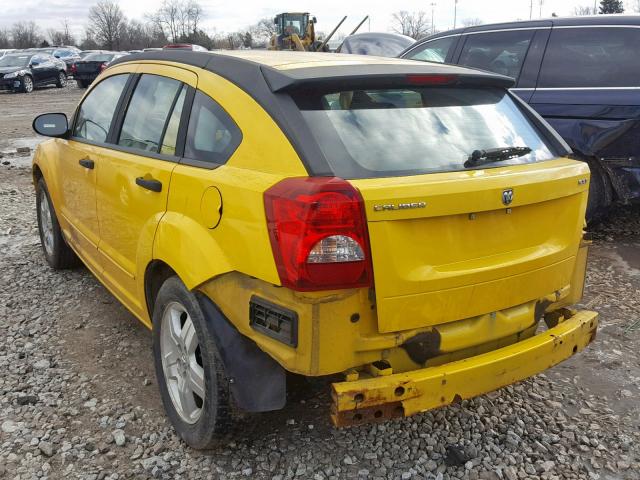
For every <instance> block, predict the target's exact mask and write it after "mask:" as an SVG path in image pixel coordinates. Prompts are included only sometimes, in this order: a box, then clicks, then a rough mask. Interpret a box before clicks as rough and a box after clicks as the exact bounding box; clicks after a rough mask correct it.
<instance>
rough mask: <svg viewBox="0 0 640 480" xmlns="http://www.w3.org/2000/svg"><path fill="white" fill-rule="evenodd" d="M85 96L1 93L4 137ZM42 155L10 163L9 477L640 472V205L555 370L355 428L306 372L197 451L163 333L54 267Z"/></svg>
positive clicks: (6, 313) (0, 239)
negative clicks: (38, 186) (594, 328)
mask: <svg viewBox="0 0 640 480" xmlns="http://www.w3.org/2000/svg"><path fill="white" fill-rule="evenodd" d="M80 94H81V91H80V90H78V89H77V88H75V86H70V87H67V88H65V89H62V90H57V89H48V90H42V91H37V92H35V93H34V94H32V95H13V94H2V93H0V109H1V110H2V112H3V122H2V124H0V146H3V148H5V149H10V148H11V147H12V145H13V146H15V145H17V143H18V142H21V141H27V140H28V139H31V138H32V137H33V135H32V133H31V130H30V124H31V121H32V119H33V116H34V115H35V114H36V113H40V112H44V111H64V112H68V113H69V112H70V111H71V110H72V108H73V106H74V105H75V102H77V99H78V98H79V95H80ZM7 115H8V116H9V118H10V121H7V120H6V119H7ZM29 141H31V140H29ZM27 159H28V155H27V156H26V157H19V156H17V157H16V156H15V155H13V156H6V155H5V158H3V159H2V160H4V161H8V162H9V164H8V165H0V272H1V273H0V328H1V329H2V331H3V332H4V335H3V339H2V341H0V369H1V370H2V371H3V374H2V375H1V376H0V478H1V477H3V476H4V477H6V478H11V479H14V478H16V479H17V478H19V479H27V478H29V479H31V478H55V479H58V478H82V479H123V478H136V479H139V478H184V479H187V478H188V479H191V478H259V479H262V478H266V479H284V478H294V477H297V478H301V479H307V478H308V479H314V480H315V479H325V478H376V479H378V478H379V479H396V478H398V479H419V478H425V479H433V478H437V479H448V478H468V479H476V478H481V479H508V480H515V479H559V478H563V479H564V478H567V479H578V478H580V479H581V478H587V479H598V478H599V479H640V448H639V447H638V445H639V444H640V403H639V402H638V398H639V395H640V355H639V353H638V350H639V349H638V345H639V344H640V295H639V293H640V208H637V207H624V208H620V209H618V210H616V212H615V213H612V214H611V215H610V216H609V218H608V219H607V220H606V221H605V222H603V223H601V224H600V225H598V226H597V227H594V229H593V232H592V236H593V239H594V245H593V248H592V250H591V257H590V267H589V272H588V276H587V291H586V295H585V300H584V304H585V305H586V306H588V307H589V308H592V309H596V310H598V311H599V312H600V313H601V326H600V330H599V333H598V337H597V339H596V340H595V342H594V343H593V344H592V345H591V346H590V347H589V348H588V349H587V350H586V351H584V352H583V353H582V354H580V355H578V356H576V357H573V358H572V359H570V360H569V361H567V362H566V363H564V364H562V365H560V366H558V367H556V368H554V369H552V370H550V371H549V372H547V373H546V374H543V375H539V376H537V377H535V378H533V379H530V380H527V381H525V382H522V383H520V384H517V385H514V386H511V387H507V388H505V389H502V390H501V391H498V392H494V393H491V394H488V395H485V396H482V397H479V398H476V399H473V400H470V401H463V402H462V403H460V404H458V405H454V406H451V407H447V408H442V409H439V410H435V411H432V412H428V413H425V414H421V415H417V416H415V417H412V418H409V419H403V420H396V421H391V422H388V423H384V424H381V425H368V426H363V427H357V428H351V429H343V430H336V429H334V428H332V427H331V425H330V423H329V420H328V400H329V399H328V395H327V393H328V382H327V381H325V380H315V381H305V380H301V379H297V381H295V382H292V383H293V385H292V388H291V395H290V398H289V402H288V405H287V408H286V409H285V410H284V411H282V412H276V413H270V414H262V415H255V416H250V417H247V418H245V419H243V420H242V421H241V422H240V424H239V425H238V428H237V429H236V431H234V432H233V433H232V434H230V435H229V436H228V438H225V439H223V440H222V441H221V442H220V446H219V447H218V448H216V449H214V450H211V451H208V452H196V451H192V450H190V449H189V448H186V447H185V446H184V445H183V444H182V443H181V442H180V441H179V440H178V439H177V437H176V436H175V435H174V433H173V431H172V429H171V427H170V426H169V424H168V421H167V420H166V418H165V416H164V413H163V410H162V406H161V403H160V398H159V394H158V392H157V386H156V382H155V378H154V375H153V368H152V363H151V362H152V357H151V336H150V333H149V332H148V331H147V330H146V329H145V328H144V327H143V326H142V325H141V324H139V323H138V322H137V321H135V320H134V318H133V317H132V316H131V315H130V314H129V313H128V312H127V311H126V310H125V309H124V308H123V307H122V306H121V305H120V304H119V303H118V302H117V301H116V300H115V299H114V298H113V297H112V296H111V295H110V294H109V293H108V292H107V291H106V290H105V289H104V288H103V287H102V286H100V284H99V283H98V282H97V281H96V280H95V279H94V277H93V276H92V275H91V274H90V273H89V272H88V271H87V270H86V269H84V268H78V269H75V270H70V271H65V272H61V273H60V272H58V273H54V272H53V271H51V270H50V269H49V268H48V267H47V266H46V264H45V262H44V258H43V255H42V254H41V251H40V247H39V241H38V235H37V228H36V216H35V207H34V205H35V198H34V195H33V187H32V185H31V179H30V172H29V170H28V168H26V167H25V166H24V165H25V164H26V163H27V162H26V160H27Z"/></svg>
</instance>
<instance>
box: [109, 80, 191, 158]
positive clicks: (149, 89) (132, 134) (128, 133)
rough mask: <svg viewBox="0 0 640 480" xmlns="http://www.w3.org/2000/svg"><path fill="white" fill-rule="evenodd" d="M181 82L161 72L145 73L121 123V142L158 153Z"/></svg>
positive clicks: (119, 140) (123, 144)
mask: <svg viewBox="0 0 640 480" xmlns="http://www.w3.org/2000/svg"><path fill="white" fill-rule="evenodd" d="M181 88H182V83H181V82H179V81H177V80H173V79H171V78H166V77H160V76H158V75H142V77H140V80H139V81H138V84H137V85H136V89H135V90H134V92H133V96H132V97H131V101H130V102H129V107H128V108H127V113H126V114H125V117H124V122H123V123H122V129H121V131H120V136H119V138H118V145H120V146H123V147H129V148H135V149H138V150H144V151H147V152H158V151H159V148H160V140H161V139H162V135H163V132H164V129H165V125H166V123H167V119H168V118H169V114H170V113H171V110H172V109H173V106H174V104H175V103H176V99H177V98H178V94H179V93H180V89H181Z"/></svg>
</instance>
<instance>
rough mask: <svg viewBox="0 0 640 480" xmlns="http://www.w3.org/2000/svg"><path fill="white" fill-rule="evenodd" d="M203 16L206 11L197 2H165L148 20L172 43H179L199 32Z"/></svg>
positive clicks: (184, 0)
mask: <svg viewBox="0 0 640 480" xmlns="http://www.w3.org/2000/svg"><path fill="white" fill-rule="evenodd" d="M203 15H204V10H203V9H202V7H201V6H200V4H199V3H198V2H196V1H195V0H164V1H163V2H162V5H160V8H159V9H158V10H157V11H155V12H154V13H152V14H151V15H149V16H148V18H149V20H150V21H151V22H152V23H153V24H154V25H156V27H157V28H159V29H161V30H162V31H163V32H164V33H165V35H166V36H167V37H168V38H169V39H170V40H171V41H172V42H178V41H186V40H188V39H189V38H190V37H192V36H193V35H194V34H195V33H197V32H198V31H199V25H200V22H201V21H202V17H203Z"/></svg>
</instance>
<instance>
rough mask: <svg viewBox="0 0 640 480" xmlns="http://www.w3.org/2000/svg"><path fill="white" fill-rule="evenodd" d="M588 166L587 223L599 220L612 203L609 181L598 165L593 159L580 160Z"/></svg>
mask: <svg viewBox="0 0 640 480" xmlns="http://www.w3.org/2000/svg"><path fill="white" fill-rule="evenodd" d="M581 160H582V161H584V162H586V163H587V164H588V165H589V170H591V180H590V182H589V201H588V203H587V214H586V218H587V222H589V223H593V222H597V221H598V220H601V219H602V217H603V216H604V215H605V214H606V212H607V209H608V208H609V206H610V205H611V202H612V201H613V192H612V189H611V185H610V184H609V179H608V178H607V176H606V173H605V171H604V169H603V168H602V166H601V165H600V163H599V162H598V160H597V159H595V158H591V157H588V158H581Z"/></svg>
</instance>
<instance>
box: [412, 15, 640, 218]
mask: <svg viewBox="0 0 640 480" xmlns="http://www.w3.org/2000/svg"><path fill="white" fill-rule="evenodd" d="M639 46H640V17H639V16H626V15H625V16H618V15H616V16H610V15H597V16H594V17H572V18H552V19H550V20H537V21H527V22H512V23H503V24H494V25H482V26H476V27H469V28H462V29H457V30H451V31H448V32H442V33H439V34H436V35H433V36H430V37H427V38H426V39H424V40H421V41H419V42H417V43H415V44H414V45H412V46H411V47H409V48H408V49H407V50H405V51H404V52H403V53H402V54H401V55H400V56H401V57H402V58H409V59H414V60H423V61H431V62H446V63H455V64H460V65H466V66H470V67H475V68H480V69H483V70H489V71H492V72H497V73H501V74H503V75H508V76H510V77H514V78H515V79H516V87H515V88H514V89H513V91H514V93H516V94H518V96H520V98H522V100H524V101H525V102H527V103H528V104H529V105H530V106H531V107H533V108H534V109H535V110H536V111H537V112H538V113H539V114H540V115H542V116H543V117H544V118H545V120H547V122H549V123H550V124H551V126H553V127H554V128H555V129H556V130H557V132H558V133H559V134H560V135H561V136H562V137H563V138H564V139H565V141H566V142H567V143H568V144H569V145H570V146H571V148H572V149H573V152H574V154H575V155H576V156H577V157H578V158H580V159H582V160H584V161H586V162H587V163H588V164H589V167H590V168H591V189H590V195H589V210H588V216H590V217H594V216H597V215H598V214H599V213H601V212H603V211H604V210H605V207H607V206H608V205H610V204H611V203H612V202H614V201H620V202H623V203H628V202H631V201H634V200H640V62H639V61H638V47H639Z"/></svg>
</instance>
